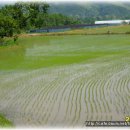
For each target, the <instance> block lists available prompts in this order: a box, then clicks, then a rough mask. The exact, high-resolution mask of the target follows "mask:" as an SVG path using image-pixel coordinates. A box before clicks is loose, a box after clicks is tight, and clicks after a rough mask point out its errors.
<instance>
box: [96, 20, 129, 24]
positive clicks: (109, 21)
mask: <svg viewBox="0 0 130 130" xmlns="http://www.w3.org/2000/svg"><path fill="white" fill-rule="evenodd" d="M122 23H127V24H129V23H130V20H105V21H95V24H122Z"/></svg>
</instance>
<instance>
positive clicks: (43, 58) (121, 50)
mask: <svg viewBox="0 0 130 130" xmlns="http://www.w3.org/2000/svg"><path fill="white" fill-rule="evenodd" d="M129 41H130V37H129V35H111V36H108V35H100V36H81V35H79V36H77V35H76V36H60V37H59V36H46V37H45V36H44V37H43V36H36V37H26V38H23V37H21V38H20V39H19V41H18V42H19V45H13V46H6V47H0V60H1V62H0V70H13V69H15V70H23V69H38V68H44V67H51V66H60V65H67V64H74V63H81V62H89V61H92V60H94V59H96V58H102V57H105V56H110V55H112V56H114V55H121V54H127V53H129V47H130V43H129Z"/></svg>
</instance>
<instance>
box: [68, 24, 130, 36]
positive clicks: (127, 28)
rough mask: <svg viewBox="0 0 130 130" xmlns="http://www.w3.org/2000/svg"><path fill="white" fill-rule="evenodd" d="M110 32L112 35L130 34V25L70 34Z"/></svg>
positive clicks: (84, 30) (79, 30) (76, 31)
mask: <svg viewBox="0 0 130 130" xmlns="http://www.w3.org/2000/svg"><path fill="white" fill-rule="evenodd" d="M108 30H109V31H110V32H111V33H128V32H129V33H130V25H119V26H107V27H101V28H89V29H76V30H72V31H68V33H75V34H80V33H81V34H84V33H85V34H103V33H107V32H108Z"/></svg>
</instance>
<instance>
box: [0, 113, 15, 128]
mask: <svg viewBox="0 0 130 130" xmlns="http://www.w3.org/2000/svg"><path fill="white" fill-rule="evenodd" d="M12 126H13V124H12V122H10V121H9V120H7V119H6V118H5V117H4V116H3V115H0V127H12Z"/></svg>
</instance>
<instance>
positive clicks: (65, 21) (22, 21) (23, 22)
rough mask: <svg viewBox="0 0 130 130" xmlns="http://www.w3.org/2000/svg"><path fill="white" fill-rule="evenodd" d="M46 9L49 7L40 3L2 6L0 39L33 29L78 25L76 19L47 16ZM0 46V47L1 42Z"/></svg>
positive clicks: (60, 15)
mask: <svg viewBox="0 0 130 130" xmlns="http://www.w3.org/2000/svg"><path fill="white" fill-rule="evenodd" d="M48 8H49V5H48V4H46V3H42V2H40V3H37V2H32V3H28V2H27V3H22V2H21V3H15V4H14V5H5V6H3V7H2V8H0V27H1V28H0V37H1V38H4V37H12V36H13V35H15V34H19V33H20V32H22V31H26V30H30V29H33V28H44V27H52V26H60V25H70V24H78V23H79V21H77V20H76V19H74V18H72V17H68V16H64V15H62V14H48ZM1 41H2V40H1ZM14 41H16V39H14ZM0 44H1V45H2V44H3V42H1V43H0Z"/></svg>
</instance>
